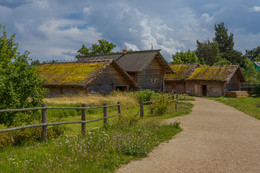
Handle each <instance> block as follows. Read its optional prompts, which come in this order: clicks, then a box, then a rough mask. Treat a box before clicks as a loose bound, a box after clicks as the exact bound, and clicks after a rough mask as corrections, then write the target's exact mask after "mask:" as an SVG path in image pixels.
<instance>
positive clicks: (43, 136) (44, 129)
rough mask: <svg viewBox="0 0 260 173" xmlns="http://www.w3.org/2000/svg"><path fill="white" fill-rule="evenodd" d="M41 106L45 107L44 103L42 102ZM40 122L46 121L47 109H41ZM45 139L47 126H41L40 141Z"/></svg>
mask: <svg viewBox="0 0 260 173" xmlns="http://www.w3.org/2000/svg"><path fill="white" fill-rule="evenodd" d="M41 106H42V107H47V106H46V103H42V105H41ZM42 123H43V124H44V123H47V109H44V108H43V109H42ZM46 140H47V126H42V141H44V142H45V141H46Z"/></svg>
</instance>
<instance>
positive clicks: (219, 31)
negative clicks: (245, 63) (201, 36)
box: [214, 22, 234, 53]
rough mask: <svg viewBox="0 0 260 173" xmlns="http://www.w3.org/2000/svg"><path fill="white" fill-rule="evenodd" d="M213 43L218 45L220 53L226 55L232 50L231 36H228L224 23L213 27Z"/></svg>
mask: <svg viewBox="0 0 260 173" xmlns="http://www.w3.org/2000/svg"><path fill="white" fill-rule="evenodd" d="M214 41H216V42H217V43H218V45H219V52H220V53H227V52H230V51H232V50H233V47H234V41H233V34H232V33H230V34H229V35H228V29H227V28H226V27H225V25H224V22H221V23H219V24H217V25H215V38H214Z"/></svg>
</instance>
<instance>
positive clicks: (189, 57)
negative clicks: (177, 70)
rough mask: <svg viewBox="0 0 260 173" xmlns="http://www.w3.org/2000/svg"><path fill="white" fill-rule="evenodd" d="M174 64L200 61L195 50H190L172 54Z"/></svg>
mask: <svg viewBox="0 0 260 173" xmlns="http://www.w3.org/2000/svg"><path fill="white" fill-rule="evenodd" d="M172 59H173V64H191V63H199V59H198V57H197V56H196V53H195V52H192V51H190V50H188V52H180V53H179V52H177V53H176V54H174V55H172Z"/></svg>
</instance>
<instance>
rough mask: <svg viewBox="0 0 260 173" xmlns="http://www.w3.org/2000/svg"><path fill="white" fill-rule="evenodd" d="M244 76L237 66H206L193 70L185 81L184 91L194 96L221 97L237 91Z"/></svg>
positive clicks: (243, 80)
mask: <svg viewBox="0 0 260 173" xmlns="http://www.w3.org/2000/svg"><path fill="white" fill-rule="evenodd" d="M243 82H245V78H244V75H243V73H242V71H241V69H240V67H239V66H238V65H229V66H207V67H199V68H196V69H195V70H194V72H193V73H192V74H191V75H190V77H188V78H187V80H186V89H187V91H190V92H191V93H193V94H194V95H196V96H223V95H225V91H238V90H240V89H241V83H243Z"/></svg>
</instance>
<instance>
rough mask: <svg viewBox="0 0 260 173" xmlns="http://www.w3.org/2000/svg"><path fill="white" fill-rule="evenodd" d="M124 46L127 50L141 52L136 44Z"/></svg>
mask: <svg viewBox="0 0 260 173" xmlns="http://www.w3.org/2000/svg"><path fill="white" fill-rule="evenodd" d="M124 45H125V47H126V49H127V50H133V51H138V50H139V49H138V47H137V46H136V45H135V44H132V43H127V42H125V43H124Z"/></svg>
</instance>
